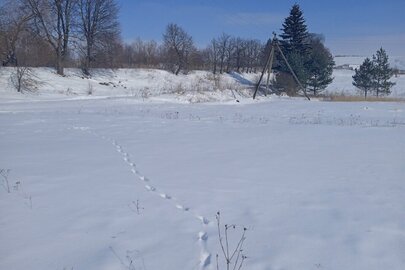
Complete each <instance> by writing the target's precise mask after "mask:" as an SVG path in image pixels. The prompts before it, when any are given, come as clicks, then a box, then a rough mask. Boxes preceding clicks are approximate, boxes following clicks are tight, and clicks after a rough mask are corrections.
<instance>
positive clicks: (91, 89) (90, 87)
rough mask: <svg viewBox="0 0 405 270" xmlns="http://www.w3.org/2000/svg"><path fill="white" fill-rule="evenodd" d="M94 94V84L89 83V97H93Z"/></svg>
mask: <svg viewBox="0 0 405 270" xmlns="http://www.w3.org/2000/svg"><path fill="white" fill-rule="evenodd" d="M93 93H94V87H93V84H92V83H90V82H89V84H88V85H87V95H88V96H91V95H93Z"/></svg>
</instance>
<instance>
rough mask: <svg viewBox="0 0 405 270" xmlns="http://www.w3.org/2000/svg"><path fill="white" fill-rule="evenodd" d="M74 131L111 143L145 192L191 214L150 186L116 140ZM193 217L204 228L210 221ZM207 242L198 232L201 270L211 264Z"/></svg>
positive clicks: (203, 233)
mask: <svg viewBox="0 0 405 270" xmlns="http://www.w3.org/2000/svg"><path fill="white" fill-rule="evenodd" d="M74 129H78V130H82V131H87V132H89V133H90V134H92V135H94V136H97V137H99V138H101V139H103V140H105V141H108V142H109V143H111V144H112V145H113V146H114V147H115V149H116V151H117V152H118V153H120V154H121V155H122V159H123V161H124V162H125V163H126V164H128V165H129V167H130V170H131V172H132V173H133V174H134V175H135V176H136V177H137V178H138V179H139V180H140V181H142V182H143V183H144V186H145V189H146V190H148V191H149V192H151V193H154V194H156V195H158V196H159V197H160V198H162V199H164V200H167V201H171V202H173V203H174V206H175V207H176V208H177V209H179V210H181V211H184V212H189V213H192V211H191V209H190V207H186V206H184V205H182V204H180V203H179V201H178V200H177V199H176V198H175V197H173V196H171V195H169V194H166V193H163V192H159V190H158V189H157V188H156V187H154V186H153V185H152V184H151V181H150V179H149V178H147V177H146V176H144V175H143V174H142V173H141V172H140V171H139V170H138V169H137V168H136V164H135V163H134V162H132V161H131V159H130V155H129V153H128V152H126V151H125V150H124V148H123V147H122V145H120V144H119V143H118V142H117V141H116V140H114V139H111V138H108V137H106V136H104V135H100V134H98V133H97V132H95V131H93V130H91V129H90V128H87V127H86V128H74ZM193 215H194V217H195V218H197V219H198V220H200V221H201V224H202V225H203V227H204V228H205V227H206V226H207V225H208V224H209V223H210V221H209V220H208V219H207V218H205V217H204V216H202V215H199V214H198V213H193ZM207 240H208V234H207V233H206V232H205V231H200V232H199V233H198V241H199V245H200V249H201V252H200V262H199V264H200V268H201V269H204V268H206V267H207V266H209V265H210V263H211V254H210V253H209V252H208V250H207Z"/></svg>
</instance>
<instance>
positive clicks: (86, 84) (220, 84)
mask: <svg viewBox="0 0 405 270" xmlns="http://www.w3.org/2000/svg"><path fill="white" fill-rule="evenodd" d="M12 73H13V68H2V69H1V70H0V82H1V86H2V87H0V97H2V98H7V99H20V100H24V99H25V100H26V99H28V100H33V99H37V100H44V99H48V100H53V99H59V100H60V99H78V98H80V99H94V98H103V97H122V96H126V97H134V98H137V99H140V100H144V99H146V98H148V99H150V98H154V97H160V98H159V99H161V97H162V96H169V98H168V99H169V100H171V101H176V102H186V103H189V102H192V103H196V102H205V101H230V100H235V98H241V99H242V98H244V97H251V92H252V86H253V82H252V81H250V80H249V79H246V78H245V77H244V75H240V74H237V73H231V74H222V75H216V76H214V75H213V74H212V73H211V72H206V71H194V72H191V73H190V74H188V75H182V74H181V75H179V76H175V75H174V74H172V73H169V72H167V71H163V70H153V69H152V70H148V69H117V70H107V69H99V70H94V71H93V74H92V77H91V78H89V79H88V78H85V77H83V76H82V74H81V72H80V70H78V69H66V71H65V74H66V76H64V77H62V76H58V75H57V74H56V73H55V71H54V70H53V69H50V68H34V69H33V74H34V75H35V78H36V80H37V81H40V82H41V83H40V84H39V85H38V86H37V88H38V89H37V91H36V92H35V93H31V94H26V95H21V94H18V93H16V91H15V89H13V87H12V85H11V83H10V75H11V74H12ZM249 76H250V77H251V78H255V77H257V75H256V74H253V75H249ZM249 76H248V78H249ZM90 90H91V91H90ZM166 99H167V98H166ZM168 99H167V100H168Z"/></svg>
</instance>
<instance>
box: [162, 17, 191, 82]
mask: <svg viewBox="0 0 405 270" xmlns="http://www.w3.org/2000/svg"><path fill="white" fill-rule="evenodd" d="M163 40H164V48H165V53H166V56H167V62H168V64H169V68H170V69H171V70H172V72H173V73H174V74H176V75H178V74H179V72H180V71H181V70H187V68H188V64H189V60H190V56H191V54H192V53H193V51H194V50H195V47H194V44H193V39H192V37H191V36H190V35H188V34H187V33H186V32H185V31H184V30H183V29H182V28H181V27H180V26H178V25H177V24H173V23H171V24H169V25H168V26H167V27H166V32H165V34H164V35H163Z"/></svg>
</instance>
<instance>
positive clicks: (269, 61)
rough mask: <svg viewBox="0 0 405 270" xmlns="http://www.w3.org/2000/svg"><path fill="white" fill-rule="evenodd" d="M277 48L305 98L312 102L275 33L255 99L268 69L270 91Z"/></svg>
mask: <svg viewBox="0 0 405 270" xmlns="http://www.w3.org/2000/svg"><path fill="white" fill-rule="evenodd" d="M275 47H277V49H278V50H279V52H280V54H281V56H282V58H283V60H284V61H285V63H286V64H287V67H288V69H289V70H290V72H291V74H292V76H293V77H294V79H295V81H296V82H297V83H298V85H299V87H300V88H301V89H302V90H303V91H304V96H305V97H306V98H307V99H308V100H311V99H310V98H309V96H308V94H307V90H306V88H305V87H304V86H303V85H302V84H301V82H300V80H299V79H298V77H297V75H296V74H295V72H294V70H293V69H292V67H291V66H290V63H288V60H287V58H286V57H285V55H284V53H283V51H282V50H281V48H280V46H279V45H278V40H277V37H276V33H274V32H273V40H272V41H271V51H270V54H269V56H268V57H267V60H266V65H265V66H264V68H263V70H262V74H261V75H260V79H259V81H258V83H257V85H256V90H255V92H254V94H253V99H255V98H256V95H257V91H258V90H259V87H260V83H261V82H262V79H263V75H264V73H265V72H266V70H267V69H268V72H269V74H268V76H267V83H266V91H267V89H268V86H269V80H270V73H271V69H272V66H273V58H274V48H275Z"/></svg>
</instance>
